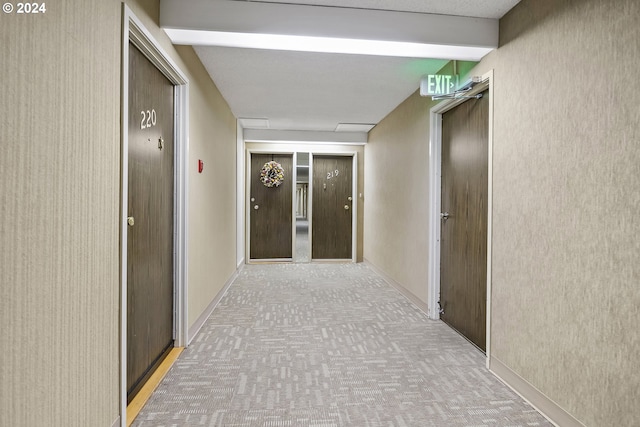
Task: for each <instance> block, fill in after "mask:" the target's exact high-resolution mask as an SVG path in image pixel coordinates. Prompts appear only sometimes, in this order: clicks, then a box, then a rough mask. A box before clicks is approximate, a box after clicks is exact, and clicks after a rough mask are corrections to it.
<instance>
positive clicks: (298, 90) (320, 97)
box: [160, 0, 519, 132]
mask: <svg viewBox="0 0 640 427" xmlns="http://www.w3.org/2000/svg"><path fill="white" fill-rule="evenodd" d="M178 1H179V7H172V6H173V5H174V4H175V5H177V4H178V3H177V2H178ZM518 2H519V0H262V1H257V2H254V1H247V0H161V6H162V7H161V18H160V20H161V25H162V26H163V27H165V28H180V29H197V30H201V29H206V30H214V31H230V28H231V30H232V31H239V32H253V31H254V30H253V27H258V26H260V27H262V26H263V25H262V24H255V23H253V22H254V21H251V20H250V19H241V18H240V17H236V18H233V17H232V18H229V17H224V18H223V19H221V18H220V17H219V16H218V20H217V21H216V19H214V18H209V17H211V16H213V14H212V13H209V14H207V13H206V12H205V11H206V10H207V9H206V7H209V6H211V5H213V4H217V5H220V4H221V3H227V4H228V5H230V6H234V7H235V6H242V7H245V6H259V7H262V8H264V7H266V8H267V10H269V9H268V8H271V7H273V8H279V9H277V13H279V14H281V12H282V11H283V9H282V8H283V7H286V8H289V9H294V8H296V6H293V5H310V6H314V7H316V8H308V7H305V8H302V9H303V12H304V13H305V16H307V15H309V16H316V14H315V12H316V11H317V12H323V13H324V12H326V11H330V12H331V13H332V14H334V15H332V16H337V15H335V14H336V13H340V14H342V13H346V14H347V13H375V14H377V15H378V17H379V15H380V14H381V13H383V12H367V11H364V10H362V9H370V10H377V11H394V12H390V13H388V14H386V15H383V16H382V19H385V16H389V21H384V22H392V21H393V18H394V16H397V15H398V14H397V13H396V12H398V11H399V12H414V13H417V14H420V15H413V14H407V13H403V14H399V15H401V16H400V17H405V16H406V17H409V18H411V19H413V18H414V17H417V18H422V17H429V16H427V15H422V14H437V15H452V16H464V17H474V18H488V19H489V20H495V19H498V18H500V17H502V16H503V15H504V14H505V13H506V12H507V11H509V10H510V9H511V8H512V7H513V6H515V4H517V3H518ZM241 3H242V4H241ZM265 4H266V5H265ZM288 5H291V6H288ZM327 7H330V9H327ZM198 8H203V9H201V10H200V9H198ZM354 8H356V9H359V11H360V12H357V11H353V9H354ZM189 10H190V12H191V17H189V16H187V15H188V13H183V12H182V11H189ZM261 10H262V9H260V11H261ZM260 11H259V12H258V13H261V12H260ZM384 13H386V12H384ZM394 13H395V14H394ZM178 15H183V16H178ZM218 15H219V14H218ZM317 16H318V20H319V19H320V17H321V14H320V13H318V15H317ZM346 16H348V17H349V19H351V17H352V16H356V17H357V16H358V15H348V14H347V15H346ZM362 16H363V21H364V20H366V19H367V17H368V15H362ZM194 17H195V18H194ZM431 18H432V19H433V18H435V19H437V21H430V22H444V24H443V25H444V26H445V28H448V27H447V25H448V23H449V22H450V21H446V19H451V18H450V17H447V16H441V17H433V16H431ZM312 19H313V18H312ZM328 19H329V20H328V21H325V22H315V23H313V22H311V21H310V22H311V24H310V25H308V27H309V28H310V29H312V27H313V24H317V25H321V26H322V29H321V31H323V33H324V35H327V36H331V35H332V33H333V31H334V30H333V28H335V31H336V34H338V33H337V31H339V25H338V23H336V25H332V23H333V21H331V19H333V18H331V17H329V18H328ZM453 19H456V18H453ZM231 20H233V21H234V22H229V21H231ZM489 20H486V19H480V20H478V19H474V20H467V21H465V22H464V23H462V25H465V27H466V28H472V29H475V28H476V27H474V25H475V23H477V22H480V21H482V22H480V23H481V24H484V23H485V22H490V21H489ZM236 21H237V22H236ZM273 21H274V20H273V19H272V20H269V22H273ZM221 22H222V23H221ZM350 22H354V27H361V26H362V23H361V22H358V23H357V24H359V25H355V21H350ZM425 22H426V21H425ZM451 22H454V23H455V21H451ZM236 24H237V26H238V29H237V30H235V28H234V27H233V26H234V25H236ZM287 24H288V22H287V23H286V24H285V25H287ZM365 24H366V22H365ZM496 24H497V23H496ZM242 25H245V27H244V28H242ZM205 26H206V28H204V27H205ZM247 26H249V27H251V28H247ZM264 26H265V27H268V23H265V24H264ZM423 26H424V25H423ZM223 27H224V28H223ZM328 27H331V28H328ZM378 27H379V25H378ZM385 27H386V28H382V29H381V30H382V31H386V32H387V34H393V37H399V38H400V39H402V37H403V35H402V33H403V27H402V24H401V26H400V27H399V28H393V27H392V26H391V24H389V25H388V26H386V25H385ZM495 27H496V29H497V25H495ZM303 30H304V27H303ZM269 31H273V29H272V28H269ZM434 31H435V30H434ZM496 31H497V30H496ZM255 32H264V30H263V29H262V28H261V29H256V30H255ZM409 32H410V29H409V28H408V27H407V31H406V33H407V34H409ZM447 32H450V33H458V34H459V33H461V32H464V31H460V30H459V28H458V29H456V28H454V27H451V31H438V33H440V34H441V33H447ZM284 34H287V33H284ZM313 35H317V34H313ZM338 36H343V34H338ZM452 36H453V34H452ZM481 36H482V35H480V34H479V35H478V39H481V38H482V37H481ZM407 37H410V36H409V35H407ZM437 37H440V35H438V36H437ZM473 37H474V35H473V34H470V35H469V40H471V41H467V42H466V43H467V44H469V45H472V43H473V40H474V38H473ZM440 38H441V37H440ZM459 39H460V37H459V36H457V39H456V40H455V41H451V42H449V41H447V40H438V43H441V44H444V45H447V44H457V45H460V44H464V43H461V42H460V40H459ZM407 40H410V39H409V38H407ZM174 42H175V41H174ZM194 49H195V51H196V53H197V55H198V56H199V57H200V59H201V61H202V63H203V64H204V66H205V68H206V69H207V71H208V72H209V74H210V76H211V78H212V80H213V81H214V82H215V84H216V86H217V87H218V89H219V90H220V92H221V93H222V96H223V97H224V98H225V99H226V101H227V102H228V104H229V106H230V108H231V110H232V112H233V113H234V115H235V116H236V117H238V118H250V119H257V118H259V119H267V120H268V122H265V121H264V120H262V121H253V123H251V121H249V120H247V121H244V126H245V127H247V128H265V127H268V129H271V130H285V131H328V132H333V131H335V130H336V127H337V126H338V124H340V123H349V124H351V123H356V124H372V125H374V124H376V123H378V122H379V121H380V120H381V119H383V118H384V117H385V116H386V115H387V114H389V113H390V112H391V111H392V110H393V109H394V108H395V107H396V106H397V105H398V104H400V103H401V102H402V101H403V100H404V99H406V98H407V97H408V96H409V95H411V94H412V93H413V92H415V91H416V90H417V89H418V87H419V85H420V79H421V77H422V76H424V75H427V74H434V73H436V72H437V71H438V70H440V68H442V66H444V65H445V64H446V63H447V61H448V60H449V59H461V58H455V57H451V58H446V57H443V58H441V59H426V58H406V57H397V56H395V57H390V56H373V55H352V54H335V53H314V52H297V51H284V50H264V49H252V48H237V47H221V46H211V45H206V46H205V45H199V46H194ZM441 56H444V55H441ZM265 125H266V126H265Z"/></svg>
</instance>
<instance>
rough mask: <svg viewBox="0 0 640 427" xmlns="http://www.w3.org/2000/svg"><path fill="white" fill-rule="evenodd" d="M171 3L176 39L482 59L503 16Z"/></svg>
mask: <svg viewBox="0 0 640 427" xmlns="http://www.w3.org/2000/svg"><path fill="white" fill-rule="evenodd" d="M184 3H185V2H184V0H163V1H162V2H161V8H160V25H161V26H162V27H163V28H164V30H165V32H166V33H167V34H168V35H169V37H170V39H171V41H172V42H173V43H175V44H187V45H194V46H225V47H242V48H258V49H275V50H293V51H306V52H326V53H348V54H367V55H382V56H400V57H413V58H441V59H458V60H472V61H477V60H480V59H481V58H482V57H483V56H484V55H486V54H487V53H488V52H490V51H491V50H492V49H494V48H496V47H497V46H498V20H497V19H486V18H471V17H462V16H447V15H435V14H427V13H409V12H396V11H380V10H366V9H349V8H333V7H318V6H308V5H291V4H277V3H260V2H244V1H209V0H191V1H189V6H188V7H185V4H184Z"/></svg>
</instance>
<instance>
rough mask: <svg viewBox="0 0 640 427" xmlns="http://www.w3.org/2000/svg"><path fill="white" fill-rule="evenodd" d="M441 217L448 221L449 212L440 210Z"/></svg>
mask: <svg viewBox="0 0 640 427" xmlns="http://www.w3.org/2000/svg"><path fill="white" fill-rule="evenodd" d="M440 219H442V220H443V221H446V220H448V219H449V212H440Z"/></svg>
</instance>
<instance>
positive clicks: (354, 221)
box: [307, 151, 358, 262]
mask: <svg viewBox="0 0 640 427" xmlns="http://www.w3.org/2000/svg"><path fill="white" fill-rule="evenodd" d="M314 155H317V156H340V157H351V158H352V166H351V174H352V177H351V194H353V196H351V197H352V198H353V201H352V204H351V262H356V256H357V250H358V197H357V194H358V153H357V152H355V151H351V152H324V151H316V152H313V151H312V152H310V153H309V189H308V190H307V191H308V194H309V195H310V196H309V198H308V204H309V205H308V207H307V217H308V219H309V261H310V262H344V261H345V260H344V259H339V260H330V259H313V258H311V254H312V253H313V251H312V247H313V246H312V244H313V232H312V231H311V230H312V229H313V156H314ZM347 260H348V259H347Z"/></svg>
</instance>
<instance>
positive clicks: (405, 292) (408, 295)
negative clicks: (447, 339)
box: [364, 258, 429, 316]
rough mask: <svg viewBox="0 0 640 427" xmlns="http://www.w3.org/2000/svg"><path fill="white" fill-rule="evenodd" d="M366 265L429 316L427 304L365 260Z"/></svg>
mask: <svg viewBox="0 0 640 427" xmlns="http://www.w3.org/2000/svg"><path fill="white" fill-rule="evenodd" d="M364 263H365V264H366V265H367V266H368V267H369V268H370V269H372V270H373V271H375V273H376V274H377V275H379V276H381V277H382V278H383V279H384V281H385V282H387V283H388V284H389V285H390V286H391V287H392V288H395V289H396V290H397V291H398V292H400V293H401V294H402V296H404V297H405V298H406V299H408V300H409V301H411V302H412V303H413V304H415V305H416V306H417V307H418V308H419V309H420V310H422V311H423V312H424V314H426V315H427V316H428V315H429V309H428V306H427V303H425V302H424V301H422V300H421V299H420V298H418V297H417V296H415V295H414V294H412V293H411V292H410V291H409V290H408V289H407V288H405V287H404V286H402V285H401V284H400V283H398V282H396V281H395V280H393V279H392V278H391V277H389V275H388V274H387V273H386V272H384V271H383V270H381V269H379V268H378V267H376V266H375V265H374V264H372V263H371V262H370V261H369V260H368V259H366V258H365V259H364Z"/></svg>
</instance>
